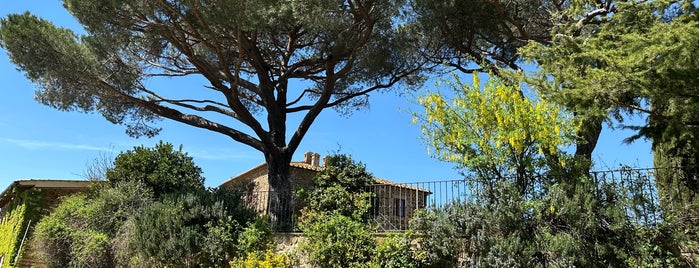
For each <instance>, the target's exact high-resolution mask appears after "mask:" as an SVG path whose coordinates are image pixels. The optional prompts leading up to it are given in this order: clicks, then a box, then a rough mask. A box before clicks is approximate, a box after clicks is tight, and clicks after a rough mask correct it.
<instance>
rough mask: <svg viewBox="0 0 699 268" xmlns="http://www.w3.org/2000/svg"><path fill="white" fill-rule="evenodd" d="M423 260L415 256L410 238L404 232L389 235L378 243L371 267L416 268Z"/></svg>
mask: <svg viewBox="0 0 699 268" xmlns="http://www.w3.org/2000/svg"><path fill="white" fill-rule="evenodd" d="M422 265H424V262H422V261H421V260H420V259H418V258H417V256H416V255H415V253H414V252H413V249H412V247H411V240H410V239H409V237H407V236H406V235H404V234H397V235H396V234H394V235H389V236H388V237H386V239H384V240H383V241H381V243H379V245H378V247H377V248H376V252H375V254H374V256H373V258H372V261H371V267H372V268H417V267H422Z"/></svg>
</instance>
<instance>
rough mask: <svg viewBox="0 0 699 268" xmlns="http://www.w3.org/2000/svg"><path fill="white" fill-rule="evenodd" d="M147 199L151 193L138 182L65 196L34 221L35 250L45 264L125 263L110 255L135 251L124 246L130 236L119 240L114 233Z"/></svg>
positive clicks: (102, 264)
mask: <svg viewBox="0 0 699 268" xmlns="http://www.w3.org/2000/svg"><path fill="white" fill-rule="evenodd" d="M151 202H152V193H151V192H149V191H148V190H146V189H145V188H144V187H143V185H142V184H140V183H138V182H123V183H119V184H117V185H116V186H115V187H105V188H101V189H98V190H96V192H95V193H89V194H78V195H74V196H70V197H67V198H65V199H64V200H62V202H61V203H60V205H59V206H58V207H56V209H55V210H54V211H53V212H52V213H51V214H50V215H48V216H46V217H44V218H43V219H42V220H41V221H40V222H39V223H38V224H37V225H36V229H35V234H34V236H35V239H36V241H37V242H38V245H39V247H38V250H39V253H40V255H41V256H42V258H43V259H44V260H45V261H46V262H47V265H48V266H49V267H65V266H68V265H70V266H97V267H114V266H127V265H126V264H123V263H117V262H116V260H115V258H114V256H115V255H119V256H124V255H134V254H135V253H134V252H130V251H129V250H128V249H129V248H128V245H129V244H130V240H125V241H124V240H122V239H123V238H124V237H120V236H118V235H117V233H119V232H120V229H121V226H122V225H123V223H124V222H126V221H128V220H129V219H130V218H131V217H133V216H134V215H136V214H138V213H139V212H140V211H141V210H142V208H143V207H144V206H145V205H147V204H150V203H151ZM117 238H119V240H117ZM117 242H118V243H117ZM120 243H121V244H120ZM124 244H125V245H124ZM116 245H122V246H118V247H117V246H116Z"/></svg>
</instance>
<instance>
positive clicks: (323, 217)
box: [300, 211, 376, 267]
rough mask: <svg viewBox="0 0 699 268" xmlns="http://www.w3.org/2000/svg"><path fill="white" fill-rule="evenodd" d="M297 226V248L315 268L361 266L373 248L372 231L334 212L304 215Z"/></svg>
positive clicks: (368, 259)
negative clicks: (300, 236) (300, 232)
mask: <svg viewBox="0 0 699 268" xmlns="http://www.w3.org/2000/svg"><path fill="white" fill-rule="evenodd" d="M300 226H301V230H303V232H304V233H305V234H306V240H305V241H304V243H303V244H302V245H301V249H302V250H303V251H304V252H306V253H307V254H308V258H309V259H310V261H311V263H313V264H314V265H316V266H317V267H365V266H367V265H368V263H369V261H370V260H371V257H372V255H373V250H374V248H375V247H376V241H375V240H374V236H373V235H372V231H373V229H372V228H370V227H369V226H368V225H366V224H364V223H362V222H360V221H357V220H355V219H352V218H350V217H348V216H345V215H342V214H341V213H339V212H337V211H335V212H321V213H313V214H310V215H306V217H305V218H304V219H303V220H302V222H301V225H300Z"/></svg>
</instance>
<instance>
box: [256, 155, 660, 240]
mask: <svg viewBox="0 0 699 268" xmlns="http://www.w3.org/2000/svg"><path fill="white" fill-rule="evenodd" d="M663 170H667V169H663ZM658 171H659V169H654V168H647V169H631V168H624V169H619V170H608V171H595V172H591V173H590V178H591V179H592V181H593V182H594V184H595V185H596V187H593V188H594V189H590V190H591V191H595V194H596V195H597V197H598V199H599V200H611V199H614V200H623V201H624V203H623V204H624V205H625V209H626V212H627V215H628V217H630V218H631V219H632V220H634V221H635V222H637V223H639V224H643V225H655V224H657V223H659V222H661V221H662V210H661V209H660V201H659V200H660V198H659V195H658V191H657V188H656V183H655V178H656V175H657V173H658ZM479 185H481V184H478V183H476V182H475V181H474V180H470V179H461V180H442V181H428V182H412V183H383V184H375V185H370V186H368V187H367V188H366V189H365V191H366V192H369V193H371V195H370V197H369V202H370V204H371V209H370V213H369V219H368V220H369V222H370V223H373V224H374V225H375V226H376V227H377V228H378V231H399V230H406V229H407V228H408V222H409V220H410V219H411V218H412V217H413V216H414V215H415V213H416V211H417V210H419V209H424V208H428V207H429V208H437V209H439V208H442V207H444V206H445V205H447V204H450V203H454V202H466V201H469V200H471V201H473V200H474V199H473V198H474V197H475V196H476V194H477V193H478V192H479V191H481V190H482V188H481V187H480V186H479ZM274 194H276V193H274V192H264V191H254V192H248V193H246V194H244V195H243V198H244V200H245V202H246V203H247V204H248V206H249V207H250V208H252V209H254V210H256V211H257V212H259V213H263V214H266V213H269V211H270V208H272V209H279V213H277V214H278V217H279V219H271V221H272V224H273V226H275V227H276V229H277V230H280V231H292V230H293V231H298V230H299V229H298V217H299V212H300V210H301V209H302V208H303V207H305V205H306V204H305V203H304V202H303V201H302V200H301V199H300V198H299V197H298V195H297V194H295V193H291V194H289V193H285V194H284V195H285V196H286V198H281V199H280V200H283V201H282V202H277V203H278V204H277V205H275V206H271V205H270V202H269V200H270V199H272V198H271V197H273V195H274ZM278 206H281V209H280V208H279V207H278ZM275 207H276V208H275ZM283 222H286V223H283ZM282 223H283V224H282Z"/></svg>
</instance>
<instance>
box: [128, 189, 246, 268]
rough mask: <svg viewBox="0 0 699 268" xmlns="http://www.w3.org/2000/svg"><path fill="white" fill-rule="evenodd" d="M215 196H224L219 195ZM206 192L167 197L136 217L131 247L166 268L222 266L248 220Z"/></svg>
mask: <svg viewBox="0 0 699 268" xmlns="http://www.w3.org/2000/svg"><path fill="white" fill-rule="evenodd" d="M219 194H225V192H220V193H219ZM224 200H226V199H225V198H221V197H220V196H216V195H214V193H210V192H208V191H202V192H191V193H185V194H181V195H175V196H167V197H165V198H164V199H163V200H161V201H158V202H155V203H153V204H151V205H149V206H147V207H146V208H144V211H143V212H142V213H140V214H139V215H137V216H136V221H135V227H136V229H135V231H136V233H137V234H138V235H137V236H136V238H135V245H136V248H137V250H138V251H139V252H141V253H142V254H143V255H145V256H148V258H150V260H151V261H152V262H153V263H157V264H158V265H162V266H167V267H194V266H203V267H208V266H222V265H224V264H227V263H228V261H229V260H231V259H232V258H233V256H234V255H235V250H236V248H235V246H236V241H237V240H238V237H237V235H238V232H240V230H241V229H242V226H244V224H246V223H247V222H248V221H250V220H251V219H252V214H251V213H239V212H238V211H242V210H243V209H242V208H241V207H239V206H238V205H240V204H236V203H226V202H225V201H224Z"/></svg>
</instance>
